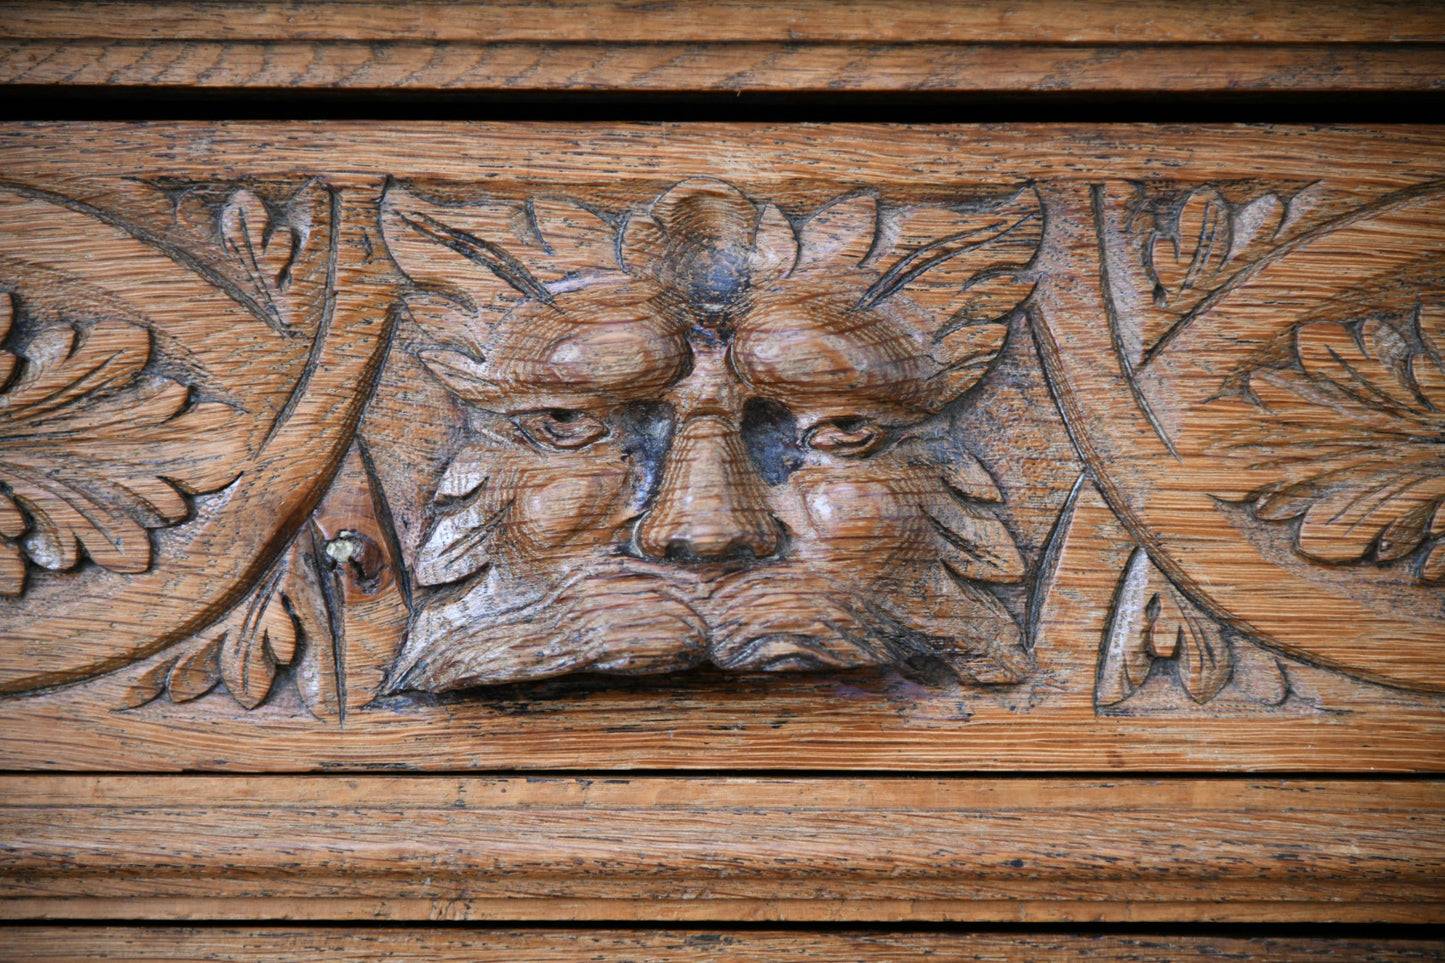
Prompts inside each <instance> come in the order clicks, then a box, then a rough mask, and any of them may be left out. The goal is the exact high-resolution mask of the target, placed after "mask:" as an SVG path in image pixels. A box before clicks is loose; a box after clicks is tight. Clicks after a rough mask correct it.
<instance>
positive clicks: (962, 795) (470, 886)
mask: <svg viewBox="0 0 1445 963" xmlns="http://www.w3.org/2000/svg"><path fill="white" fill-rule="evenodd" d="M0 788H3V799H4V803H3V805H0V823H3V831H4V835H5V838H6V839H7V840H9V842H7V845H6V847H5V850H4V852H3V854H0V894H3V895H0V913H3V914H4V915H7V916H11V917H27V916H35V915H37V914H39V915H54V914H56V913H61V914H68V915H70V916H72V917H73V916H78V915H83V914H87V913H91V914H98V915H102V916H114V915H115V914H116V913H128V912H129V913H134V912H135V911H136V910H135V907H136V905H137V904H136V903H135V902H134V901H144V903H143V905H144V906H145V907H146V909H145V910H144V914H145V915H147V916H151V917H153V918H157V917H174V918H206V917H208V915H209V916H211V918H214V917H215V916H234V915H235V914H237V913H238V912H240V913H247V912H249V913H251V914H252V915H253V916H269V917H274V918H286V919H304V918H318V917H320V918H325V917H326V916H328V915H329V916H331V917H332V918H340V917H346V918H359V917H362V916H371V917H372V918H376V917H385V918H394V919H415V918H417V915H416V914H418V913H420V914H422V915H423V918H449V919H467V918H496V917H498V916H505V915H511V916H512V917H513V918H527V917H528V916H530V915H532V914H543V916H544V917H545V918H576V919H614V918H634V914H637V913H639V912H644V913H645V912H647V911H646V910H642V909H641V906H642V904H639V903H637V902H636V901H649V902H650V903H651V904H652V910H651V912H652V913H653V914H655V916H656V917H657V918H669V919H689V918H693V919H708V918H717V916H718V915H719V914H726V915H727V916H728V917H730V918H736V919H753V918H761V919H794V920H818V919H865V918H869V917H872V916H874V915H876V914H882V916H881V917H880V918H887V919H953V920H968V919H979V920H990V919H993V920H996V919H1007V918H1017V919H1028V920H1074V921H1081V920H1127V919H1134V918H1153V919H1158V918H1161V917H1163V916H1167V918H1172V919H1197V920H1235V921H1247V920H1269V919H1278V918H1282V917H1289V916H1294V917H1301V916H1303V917H1307V918H1311V919H1316V920H1322V921H1323V920H1355V921H1359V920H1395V921H1415V922H1425V921H1439V919H1440V918H1441V915H1442V913H1445V890H1442V887H1441V879H1442V872H1441V866H1440V865H1439V863H1440V858H1441V856H1440V854H1441V852H1442V851H1445V849H1442V841H1445V809H1442V799H1445V794H1442V792H1441V786H1440V784H1439V783H1438V782H1436V781H1429V782H1386V781H1371V782H1333V783H1330V782H1315V781H1303V780H1270V781H1259V780H1247V779H1228V780H1206V781H1199V780H1189V779H1165V780H1151V781H1148V782H1139V783H1134V784H1121V783H1119V782H1117V781H1114V782H1099V781H1086V780H1061V779H1041V780H1007V779H1001V780H986V781H985V780H968V779H955V780H899V779H873V780H862V779H837V780H817V779H811V780H810V779H777V778H771V779H768V778H731V779H719V778H693V779H678V778H649V779H622V778H615V777H612V778H608V777H595V778H580V777H564V778H531V779H517V778H511V779H506V778H477V777H461V778H457V777H382V776H348V777H340V776H329V777H226V778H218V777H190V778H171V779H166V780H158V779H155V778H153V777H104V776H102V777H41V776H30V777H24V776H11V777H6V778H5V780H4V783H3V787H0ZM38 900H44V902H37V901H38ZM71 900H77V901H79V902H78V903H76V904H74V905H73V906H72V904H70V903H69V901H71ZM101 901H108V902H101ZM554 902H555V905H550V904H552V903H554ZM509 905H510V908H508V907H509ZM247 907H249V909H247ZM559 913H560V914H563V915H562V916H561V917H559V916H558V915H557V914H559Z"/></svg>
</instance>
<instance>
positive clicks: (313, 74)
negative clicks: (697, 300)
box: [0, 38, 1445, 94]
mask: <svg viewBox="0 0 1445 963" xmlns="http://www.w3.org/2000/svg"><path fill="white" fill-rule="evenodd" d="M1442 68H1445V47H1442V46H1440V45H1438V44H1397V45H1389V46H1373V45H1372V46H1361V45H1350V44H1327V43H1320V42H1314V43H1289V44H1267V45H1236V44H1202V43H1189V44H1182V45H1176V44H1160V45H1138V46H1135V45H1119V44H1100V43H1091V44H1085V45H1073V44H1057V43H1050V44H996V43H995V44H986V43H957V44H954V43H923V44H910V43H881V42H875V43H861V42H853V41H849V42H828V43H823V44H789V43H784V42H778V41H748V42H739V43H714V42H693V41H685V42H666V43H639V42H633V41H627V42H623V43H602V42H596V41H589V42H579V43H542V42H533V41H518V42H505V43H502V42H496V43H479V42H473V41H439V42H426V41H415V40H407V41H402V42H391V41H386V42H384V43H378V42H375V41H361V40H345V41H338V40H325V41H297V40H275V41H273V40H234V39H229V38H228V39H198V40H151V39H112V38H105V39H90V38H58V39H57V38H40V39H4V38H0V84H28V85H51V86H61V87H74V86H96V85H101V86H105V85H109V86H125V87H131V86H150V87H164V88H194V87H204V88H216V87H225V88H235V87H247V88H258V87H259V88H268V89H281V88H289V89H298V90H321V89H342V90H379V89H389V90H409V91H418V92H420V91H460V90H467V91H487V90H492V91H507V92H527V91H548V90H573V91H577V90H593V91H603V90H635V91H648V92H659V91H672V92H702V91H709V90H727V91H742V90H750V91H778V92H783V91H789V92H822V91H828V92H838V91H852V92H869V91H875V92H887V91H899V92H903V91H918V92H928V93H948V92H958V93H963V92H968V93H1017V92H1031V91H1032V92H1041V93H1048V92H1053V93H1057V92H1075V93H1087V92H1101V93H1102V92H1114V93H1118V92H1141V93H1143V92H1149V91H1170V92H1175V93H1196V94H1198V93H1228V92H1239V91H1267V90H1268V91H1291V92H1296V93H1348V92H1369V91H1396V92H1399V91H1430V90H1438V89H1440V88H1441V86H1442V84H1445V80H1442V77H1445V70H1442Z"/></svg>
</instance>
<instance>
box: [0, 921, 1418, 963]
mask: <svg viewBox="0 0 1445 963" xmlns="http://www.w3.org/2000/svg"><path fill="white" fill-rule="evenodd" d="M5 937H6V940H7V942H8V944H9V947H10V951H11V952H12V953H13V954H15V956H16V957H17V958H24V959H31V960H45V961H50V963H62V961H69V960H74V961H82V960H100V959H105V960H142V959H144V960H173V959H174V960H187V959H196V958H205V959H208V960H222V961H232V960H234V961H243V960H264V961H267V963H271V961H275V963H287V961H292V960H295V961H298V963H309V961H312V960H316V959H318V958H322V957H340V958H343V959H347V960H357V961H362V960H394V959H413V958H416V959H423V958H424V959H428V960H441V961H451V960H457V961H475V963H510V961H513V960H517V959H523V960H527V961H529V963H561V961H570V960H580V959H589V960H624V959H625V960H629V961H636V963H674V961H677V963H691V961H694V960H706V961H717V963H751V961H758V963H764V961H765V963H784V961H823V960H830V961H841V960H850V961H856V963H874V961H880V963H881V961H889V963H914V961H921V960H930V961H936V960H940V959H943V960H959V961H963V960H979V961H983V960H987V961H1012V960H1073V959H1079V958H1081V957H1086V958H1088V959H1091V960H1105V961H1115V963H1177V961H1183V963H1190V961H1195V960H1199V961H1206V960H1217V959H1219V958H1220V957H1238V958H1248V959H1252V960H1265V961H1290V963H1293V961H1311V960H1322V961H1323V960H1358V959H1365V958H1368V959H1371V960H1379V961H1382V963H1394V961H1397V960H1401V961H1403V960H1430V959H1437V958H1438V957H1439V955H1440V953H1441V952H1442V951H1445V947H1442V945H1441V944H1440V943H1439V942H1437V941H1433V940H1423V939H1411V938H1389V937H1384V938H1377V937H1353V938H1351V937H1347V938H1344V939H1337V940H1336V939H1310V938H1301V937H1284V938H1281V937H1254V938H1231V937H1225V936H1180V935H1170V936H1164V937H1159V936H1142V935H1127V936H1117V935H1112V934H1110V935H1082V934H1058V935H1054V934H1037V935H1035V934H1029V933H989V932H982V933H976V932H974V933H971V932H958V933H937V932H922V933H918V932H898V933H872V932H857V933H850V932H841V933H835V932H828V933H810V932H806V931H802V932H799V931H766V930H763V931H759V930H741V931H739V930H714V931H708V930H676V931H670V932H667V931H664V932H648V931H642V932H619V931H616V930H579V929H541V930H537V929H533V930H527V929H513V930H497V929H485V930H475V929H467V930H457V929H445V928H428V929H391V928H387V929H381V928H371V929H368V928H365V927H362V928H347V929H340V928H324V927H317V928H314V929H295V928H290V929H272V928H265V929H262V928H239V927H227V928H209V927H208V928H195V929H183V928H167V927H154V926H152V927H133V928H132V927H126V928H121V927H96V928H91V927H15V928H12V929H8V930H6V931H5Z"/></svg>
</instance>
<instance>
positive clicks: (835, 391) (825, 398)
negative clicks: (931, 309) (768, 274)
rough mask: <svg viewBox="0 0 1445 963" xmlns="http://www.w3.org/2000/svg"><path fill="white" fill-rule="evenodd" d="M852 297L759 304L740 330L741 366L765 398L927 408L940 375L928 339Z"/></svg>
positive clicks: (737, 363) (736, 357)
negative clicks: (930, 387) (932, 382)
mask: <svg viewBox="0 0 1445 963" xmlns="http://www.w3.org/2000/svg"><path fill="white" fill-rule="evenodd" d="M856 301H857V298H856V296H850V295H849V294H848V293H846V292H830V293H823V294H791V295H782V296H778V297H773V298H769V299H767V300H765V301H763V302H761V303H759V304H757V305H756V306H755V308H754V310H753V311H752V312H750V313H749V314H748V316H747V317H746V318H745V319H744V320H743V322H742V323H741V324H740V325H739V326H738V331H737V335H736V338H735V341H734V344H733V351H732V357H733V366H734V368H735V369H736V370H737V372H738V374H739V375H740V376H741V377H742V378H743V379H744V380H745V381H746V382H747V383H748V384H749V385H751V386H752V387H753V388H754V389H755V390H757V391H758V392H759V393H760V394H763V395H765V396H768V397H773V398H775V399H776V400H778V401H783V402H788V401H792V400H797V401H800V402H813V403H826V402H831V403H837V404H844V405H846V404H847V403H849V402H857V403H865V402H867V403H892V404H898V405H901V406H909V405H915V404H918V403H920V401H921V399H922V396H923V389H924V385H925V383H926V381H927V379H928V377H929V376H930V374H932V371H933V367H934V366H933V365H932V364H931V363H930V359H929V357H928V351H927V346H926V345H925V343H924V341H923V339H922V338H921V337H920V336H919V335H918V334H917V333H916V332H914V331H913V330H911V327H910V326H908V325H906V324H904V323H903V322H902V319H901V318H899V317H895V316H894V315H893V314H892V313H891V312H885V311H884V310H881V309H860V308H858V307H857V306H856Z"/></svg>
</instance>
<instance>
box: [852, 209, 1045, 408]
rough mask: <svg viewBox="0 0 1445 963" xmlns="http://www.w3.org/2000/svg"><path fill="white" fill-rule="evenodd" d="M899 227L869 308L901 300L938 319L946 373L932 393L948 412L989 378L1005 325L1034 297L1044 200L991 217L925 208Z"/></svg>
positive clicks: (936, 336)
mask: <svg viewBox="0 0 1445 963" xmlns="http://www.w3.org/2000/svg"><path fill="white" fill-rule="evenodd" d="M894 221H895V223H894V224H893V225H892V226H891V227H890V229H889V230H890V234H891V236H893V238H894V243H893V244H892V246H891V247H890V248H889V249H888V251H887V253H886V255H885V256H883V258H882V261H883V262H884V263H885V264H887V265H888V266H887V267H885V268H884V271H883V275H882V277H880V278H879V279H878V281H877V282H875V283H874V284H873V285H872V286H871V287H870V288H869V289H868V292H867V293H866V294H865V295H864V298H863V304H864V305H866V306H871V305H874V304H879V303H881V302H883V301H885V300H886V299H888V298H890V297H893V296H894V295H900V296H902V297H903V298H906V299H907V300H908V301H909V302H912V303H913V304H915V305H917V306H919V307H921V308H922V309H923V310H924V311H925V312H927V314H928V315H929V316H930V317H931V318H933V319H935V321H936V325H937V326H936V327H935V328H934V329H933V335H932V342H931V349H930V357H931V358H932V360H933V361H934V362H935V363H936V364H938V365H939V366H940V368H941V370H940V371H939V372H938V373H937V374H936V375H935V376H934V379H933V383H932V385H931V386H930V387H931V388H932V389H933V391H934V392H935V393H936V396H937V398H938V399H939V401H938V403H939V404H946V403H948V402H949V401H951V400H952V399H954V398H957V397H959V396H960V395H962V394H963V393H964V392H965V391H967V390H968V389H969V388H971V387H973V386H974V385H975V384H977V383H978V381H979V379H980V378H982V377H983V375H984V374H985V372H986V371H987V370H988V367H989V365H990V364H991V363H992V362H993V360H994V359H995V358H996V357H997V356H998V353H999V351H1000V350H1001V349H1002V348H1003V345H1004V341H1005V339H1006V338H1007V335H1008V327H1007V325H1006V324H1005V322H1006V321H1007V320H1008V318H1009V316H1010V315H1011V314H1013V312H1015V311H1017V310H1019V309H1020V308H1021V307H1022V306H1023V304H1024V302H1026V301H1027V300H1028V298H1029V296H1030V294H1032V292H1033V282H1032V280H1031V279H1030V278H1029V276H1028V268H1029V266H1030V265H1031V264H1032V262H1033V259H1034V256H1035V254H1036V253H1037V251H1038V246H1039V243H1040V241H1041V239H1042V237H1043V216H1042V213H1041V210H1040V207H1039V201H1038V196H1037V195H1036V194H1035V193H1034V192H1033V191H1031V190H1030V191H1024V192H1022V193H1020V194H1019V195H1018V196H1016V197H1014V198H1012V199H1010V200H1009V201H1008V202H1007V203H1005V204H1003V205H1000V206H997V207H995V208H992V209H989V210H984V211H966V210H955V209H953V208H948V207H939V206H932V205H931V206H920V207H916V208H911V209H908V210H906V211H904V212H903V213H902V214H901V215H895V217H894ZM874 256H875V257H876V256H877V254H876V253H875V255H874Z"/></svg>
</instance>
